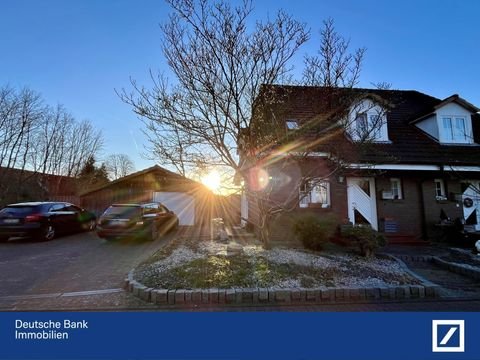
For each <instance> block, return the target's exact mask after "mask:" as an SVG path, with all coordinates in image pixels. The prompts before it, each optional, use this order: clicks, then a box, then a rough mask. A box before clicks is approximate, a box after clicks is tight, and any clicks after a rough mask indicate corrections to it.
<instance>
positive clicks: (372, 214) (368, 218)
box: [347, 177, 378, 230]
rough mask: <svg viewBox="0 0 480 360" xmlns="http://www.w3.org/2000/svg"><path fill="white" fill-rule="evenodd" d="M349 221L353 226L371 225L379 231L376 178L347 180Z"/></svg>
mask: <svg viewBox="0 0 480 360" xmlns="http://www.w3.org/2000/svg"><path fill="white" fill-rule="evenodd" d="M347 195H348V219H349V220H350V222H352V223H353V224H370V226H371V227H372V229H374V230H378V221H377V199H376V196H375V178H373V177H362V178H357V177H355V178H353V177H352V178H347Z"/></svg>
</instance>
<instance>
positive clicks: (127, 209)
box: [103, 205, 142, 218]
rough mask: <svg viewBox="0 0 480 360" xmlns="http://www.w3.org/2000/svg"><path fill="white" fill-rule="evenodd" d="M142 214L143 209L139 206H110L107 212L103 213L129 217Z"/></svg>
mask: <svg viewBox="0 0 480 360" xmlns="http://www.w3.org/2000/svg"><path fill="white" fill-rule="evenodd" d="M141 214H142V209H141V208H140V207H138V206H128V205H125V206H110V207H109V208H108V209H107V210H105V212H104V213H103V216H112V217H118V216H124V217H127V218H130V217H133V216H138V215H141Z"/></svg>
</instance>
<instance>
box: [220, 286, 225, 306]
mask: <svg viewBox="0 0 480 360" xmlns="http://www.w3.org/2000/svg"><path fill="white" fill-rule="evenodd" d="M225 301H226V300H225V289H219V290H218V303H219V304H225Z"/></svg>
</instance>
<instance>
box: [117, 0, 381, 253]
mask: <svg viewBox="0 0 480 360" xmlns="http://www.w3.org/2000/svg"><path fill="white" fill-rule="evenodd" d="M168 3H169V4H170V6H171V8H172V11H173V14H172V15H171V17H170V20H169V21H168V22H167V23H166V24H164V25H162V27H161V29H162V34H163V51H164V54H165V57H166V59H167V61H168V64H169V66H170V69H171V71H172V73H173V74H174V76H175V79H174V81H173V84H172V83H170V82H169V81H168V79H167V78H165V77H164V76H163V75H161V74H154V73H152V72H151V79H152V82H153V86H152V87H150V88H147V87H144V86H141V85H139V84H138V83H137V82H136V81H135V80H131V84H132V90H131V91H126V90H125V89H123V90H122V91H120V92H119V96H120V97H121V99H122V100H123V101H124V102H126V103H127V104H129V105H131V106H132V109H133V111H134V112H135V113H136V114H137V115H139V117H140V118H141V119H142V120H143V121H144V122H145V123H146V125H147V128H146V129H147V130H146V132H147V134H148V136H149V140H150V143H151V145H152V147H151V150H153V154H154V156H156V157H157V159H158V160H160V161H162V162H163V163H165V164H169V165H171V166H174V167H175V168H176V169H177V170H178V171H179V172H180V173H182V174H186V173H188V172H189V171H192V168H195V167H197V168H198V167H200V168H202V167H204V166H206V165H207V166H210V167H212V166H213V167H228V168H230V169H233V170H234V172H236V173H237V174H243V176H244V178H245V180H246V182H247V183H248V179H247V178H248V175H247V174H246V169H252V168H257V167H258V168H260V167H272V166H273V165H274V164H276V166H279V167H284V166H285V167H287V166H290V165H291V164H292V161H293V160H295V161H296V162H298V161H299V160H300V158H304V159H305V161H307V159H308V153H310V152H311V151H313V150H312V148H307V147H305V146H302V145H299V144H301V143H297V140H296V137H294V136H293V135H292V134H285V129H284V127H283V126H280V127H279V126H278V124H279V122H278V119H274V117H275V114H273V113H269V114H266V113H265V114H263V115H265V116H264V117H262V119H261V120H260V121H257V122H256V124H255V126H258V127H261V128H262V129H261V130H259V129H255V128H254V127H252V126H251V123H250V120H251V116H252V114H259V113H261V112H263V111H264V110H265V109H266V108H268V106H267V107H265V102H268V103H269V105H278V104H281V103H282V102H283V101H284V100H285V98H287V97H288V94H284V95H283V96H278V94H277V93H272V94H268V93H267V92H266V91H263V93H262V97H261V98H259V94H260V92H261V91H262V89H268V85H271V84H282V83H289V82H292V78H291V76H290V74H291V72H290V70H291V66H290V65H289V61H290V60H291V59H292V57H293V56H294V55H295V54H296V53H297V51H298V50H299V48H300V47H301V46H302V45H303V44H304V43H305V42H306V41H307V40H308V38H309V31H308V30H307V29H306V28H305V25H303V24H301V23H299V22H298V21H296V20H294V19H293V18H292V17H290V16H289V15H287V14H286V13H284V12H282V11H280V12H279V13H278V14H277V16H276V17H275V19H274V20H269V21H267V22H265V23H262V22H257V23H256V25H255V27H254V29H253V30H251V31H250V30H249V24H251V21H250V20H249V19H250V15H251V11H252V4H251V2H250V1H244V2H243V3H242V4H241V5H240V6H238V7H232V6H231V5H229V4H228V2H226V1H219V2H216V3H212V2H210V1H208V0H199V1H189V0H169V1H168ZM364 53H365V49H363V48H361V49H358V50H356V51H354V52H353V53H352V52H350V49H349V41H348V40H346V39H345V38H343V37H342V36H341V35H339V34H338V33H337V32H336V31H335V28H334V24H333V20H327V21H326V22H324V28H323V29H322V31H321V44H320V49H319V52H318V54H317V55H315V56H310V57H309V56H307V57H306V58H305V71H304V75H303V79H302V80H303V81H302V82H303V83H304V84H306V85H317V86H324V87H328V88H330V89H331V93H330V97H331V98H332V99H334V98H336V97H337V95H338V93H337V92H336V90H337V89H338V88H339V87H348V88H353V87H354V86H355V85H356V84H357V83H358V79H359V76H360V71H361V65H362V61H363V57H364ZM262 85H266V86H264V87H262ZM337 98H338V97H337ZM350 100H352V99H350V98H348V99H347V98H346V97H345V98H342V99H340V101H337V102H336V103H334V105H332V106H331V107H330V114H331V118H330V119H329V124H330V125H331V126H326V127H319V126H318V125H319V123H315V122H312V124H309V126H307V128H308V129H309V130H312V129H314V131H315V132H316V135H317V136H318V137H321V136H322V135H324V134H327V133H328V132H329V131H334V130H338V131H342V130H345V128H346V127H347V124H342V126H343V127H342V129H337V128H335V126H337V125H338V124H339V123H340V120H341V119H344V117H345V116H346V115H347V113H348V109H349V106H350V105H351V101H350ZM379 118H380V117H379ZM322 124H324V122H323V123H322ZM337 127H338V126H337ZM302 131H303V130H302ZM298 134H301V132H298V133H297V135H298ZM369 138H370V137H369V136H367V135H366V136H365V138H364V140H368V139H369ZM281 146H285V148H286V149H289V150H288V151H285V152H288V157H285V156H275V154H276V153H277V151H276V150H275V149H278V148H279V147H281ZM239 153H241V156H240V157H239V156H238V154H239ZM294 158H295V159H294ZM279 159H283V160H279ZM340 167H341V165H340V163H339V165H338V166H337V169H338V168H340ZM333 171H335V169H334V170H333ZM311 179H313V175H312V174H308V173H303V174H301V176H300V178H299V180H298V182H299V183H298V184H296V185H298V187H299V186H300V185H302V184H307V185H308V186H310V187H312V186H315V184H314V183H313V182H312V181H310V180H311ZM271 190H272V189H270V190H269V188H265V187H264V188H263V189H262V190H261V191H256V190H255V189H253V190H252V188H251V187H250V186H247V187H246V188H245V191H247V192H249V194H250V195H251V196H253V197H255V198H256V199H257V204H258V206H259V208H260V212H261V213H262V215H261V221H260V223H259V224H256V225H257V226H259V227H260V228H261V229H262V238H263V240H264V241H265V244H267V241H268V238H269V231H268V224H269V223H270V220H271V219H272V218H274V217H275V216H277V215H278V214H280V213H282V212H285V211H289V210H290V209H292V206H293V204H298V193H295V194H293V193H292V194H291V199H287V201H282V202H277V201H276V200H275V199H274V197H272V196H271V195H272V191H271ZM267 245H268V244H267Z"/></svg>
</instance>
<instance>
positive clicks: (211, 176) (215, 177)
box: [202, 170, 222, 193]
mask: <svg viewBox="0 0 480 360" xmlns="http://www.w3.org/2000/svg"><path fill="white" fill-rule="evenodd" d="M202 184H203V185H205V186H206V187H208V188H209V189H210V190H212V191H213V192H215V193H216V192H218V191H219V190H220V186H221V184H222V178H221V176H220V174H219V173H218V172H217V171H215V170H213V171H210V172H209V173H208V174H207V175H205V176H203V177H202Z"/></svg>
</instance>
